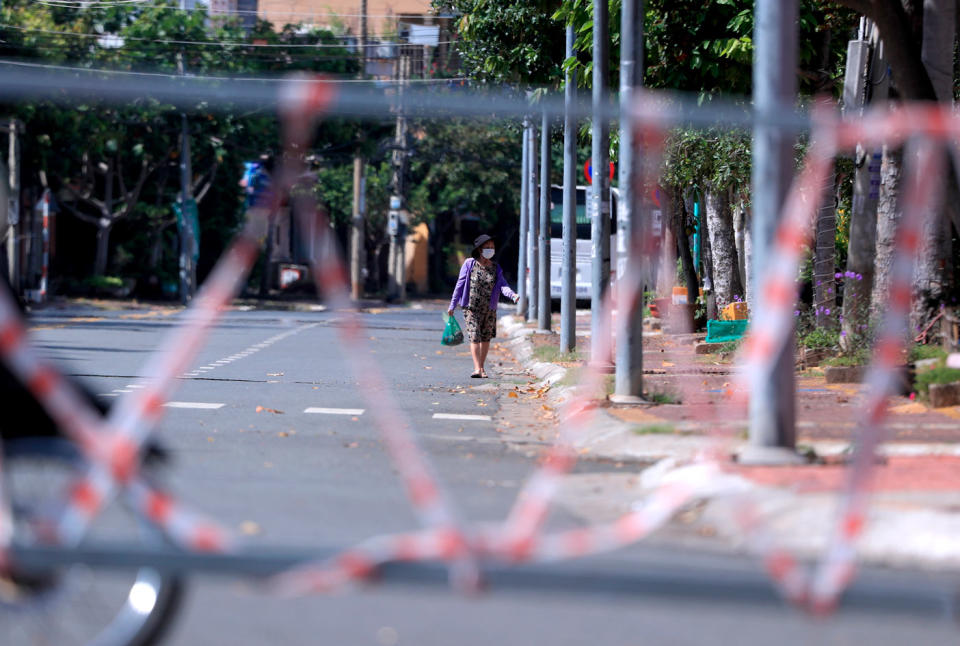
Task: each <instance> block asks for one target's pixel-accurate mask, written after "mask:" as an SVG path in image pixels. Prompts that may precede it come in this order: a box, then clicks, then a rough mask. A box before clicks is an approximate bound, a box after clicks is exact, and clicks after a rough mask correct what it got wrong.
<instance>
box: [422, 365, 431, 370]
mask: <svg viewBox="0 0 960 646" xmlns="http://www.w3.org/2000/svg"><path fill="white" fill-rule="evenodd" d="M423 369H424V370H433V368H431V367H430V366H424V367H423Z"/></svg>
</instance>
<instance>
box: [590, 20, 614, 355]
mask: <svg viewBox="0 0 960 646" xmlns="http://www.w3.org/2000/svg"><path fill="white" fill-rule="evenodd" d="M608 23H609V7H608V5H607V3H606V2H594V3H593V76H592V79H593V81H592V85H593V124H592V125H593V127H592V130H591V139H592V141H591V144H592V156H591V165H592V166H593V173H592V176H593V191H592V193H591V195H590V265H591V266H590V278H591V280H590V283H591V285H590V299H591V303H590V305H591V308H590V312H591V315H590V339H591V345H590V347H591V352H590V354H591V357H590V360H591V362H593V363H600V362H606V361H607V357H602V356H600V354H599V348H600V346H601V345H602V344H601V343H600V334H601V331H602V330H603V329H604V328H606V327H607V325H606V323H607V322H606V321H605V320H604V314H603V311H604V308H603V307H602V303H603V299H604V297H605V296H606V294H607V288H608V287H609V286H610V173H609V170H608V169H609V166H610V133H609V132H608V127H607V125H608V124H607V118H606V117H605V116H604V108H605V107H606V105H605V103H606V100H607V76H608V75H609V72H610V65H609V60H608V58H609V38H610V34H609V31H610V29H609V24H608Z"/></svg>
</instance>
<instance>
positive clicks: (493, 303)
mask: <svg viewBox="0 0 960 646" xmlns="http://www.w3.org/2000/svg"><path fill="white" fill-rule="evenodd" d="M475 262H477V261H476V260H474V259H473V258H467V259H466V260H465V261H464V262H463V266H462V267H460V276H459V277H458V278H457V286H456V287H455V288H454V290H453V298H451V299H450V308H449V309H451V310H454V309H456V308H457V305H459V306H460V307H462V308H464V309H466V308H467V307H468V306H469V305H470V273H471V272H472V271H473V265H474V263H475ZM500 292H503V295H504V296H506V297H507V298H509V299H510V300H514V299H515V298H516V297H517V295H516V294H514V293H513V290H512V289H510V285H508V284H507V279H506V278H504V277H503V270H502V269H501V268H500V265H497V282H495V283H494V284H493V292H492V293H491V294H490V309H492V310H494V311H496V309H497V302H499V300H500Z"/></svg>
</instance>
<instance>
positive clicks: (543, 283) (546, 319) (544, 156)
mask: <svg viewBox="0 0 960 646" xmlns="http://www.w3.org/2000/svg"><path fill="white" fill-rule="evenodd" d="M538 264H539V265H540V267H539V270H538V271H539V272H540V274H539V275H540V287H539V290H540V291H539V294H538V295H539V296H540V302H539V305H538V307H537V327H538V328H539V329H540V330H542V331H546V332H549V331H550V323H551V320H550V319H551V316H550V118H549V117H548V116H547V113H546V112H544V113H543V118H542V120H541V125H540V262H539V263H538Z"/></svg>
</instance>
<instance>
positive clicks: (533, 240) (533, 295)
mask: <svg viewBox="0 0 960 646" xmlns="http://www.w3.org/2000/svg"><path fill="white" fill-rule="evenodd" d="M528 145H529V146H530V185H529V187H528V190H527V199H528V200H529V201H530V212H529V214H528V215H529V219H528V220H527V225H528V228H527V267H529V269H530V273H529V276H530V284H529V285H528V286H527V289H528V290H529V291H528V292H527V321H536V320H537V305H538V304H539V302H538V297H537V287H539V280H538V276H539V274H538V273H537V269H538V266H537V256H538V255H539V249H540V241H539V240H538V239H537V237H538V233H537V230H538V229H539V228H540V219H539V217H538V215H539V207H540V204H539V200H538V199H537V187H538V186H539V184H538V182H539V181H540V178H539V177H538V176H539V174H540V173H539V172H538V171H539V170H540V169H539V167H538V166H537V126H536V125H535V124H531V125H530V143H529V144H528Z"/></svg>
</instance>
